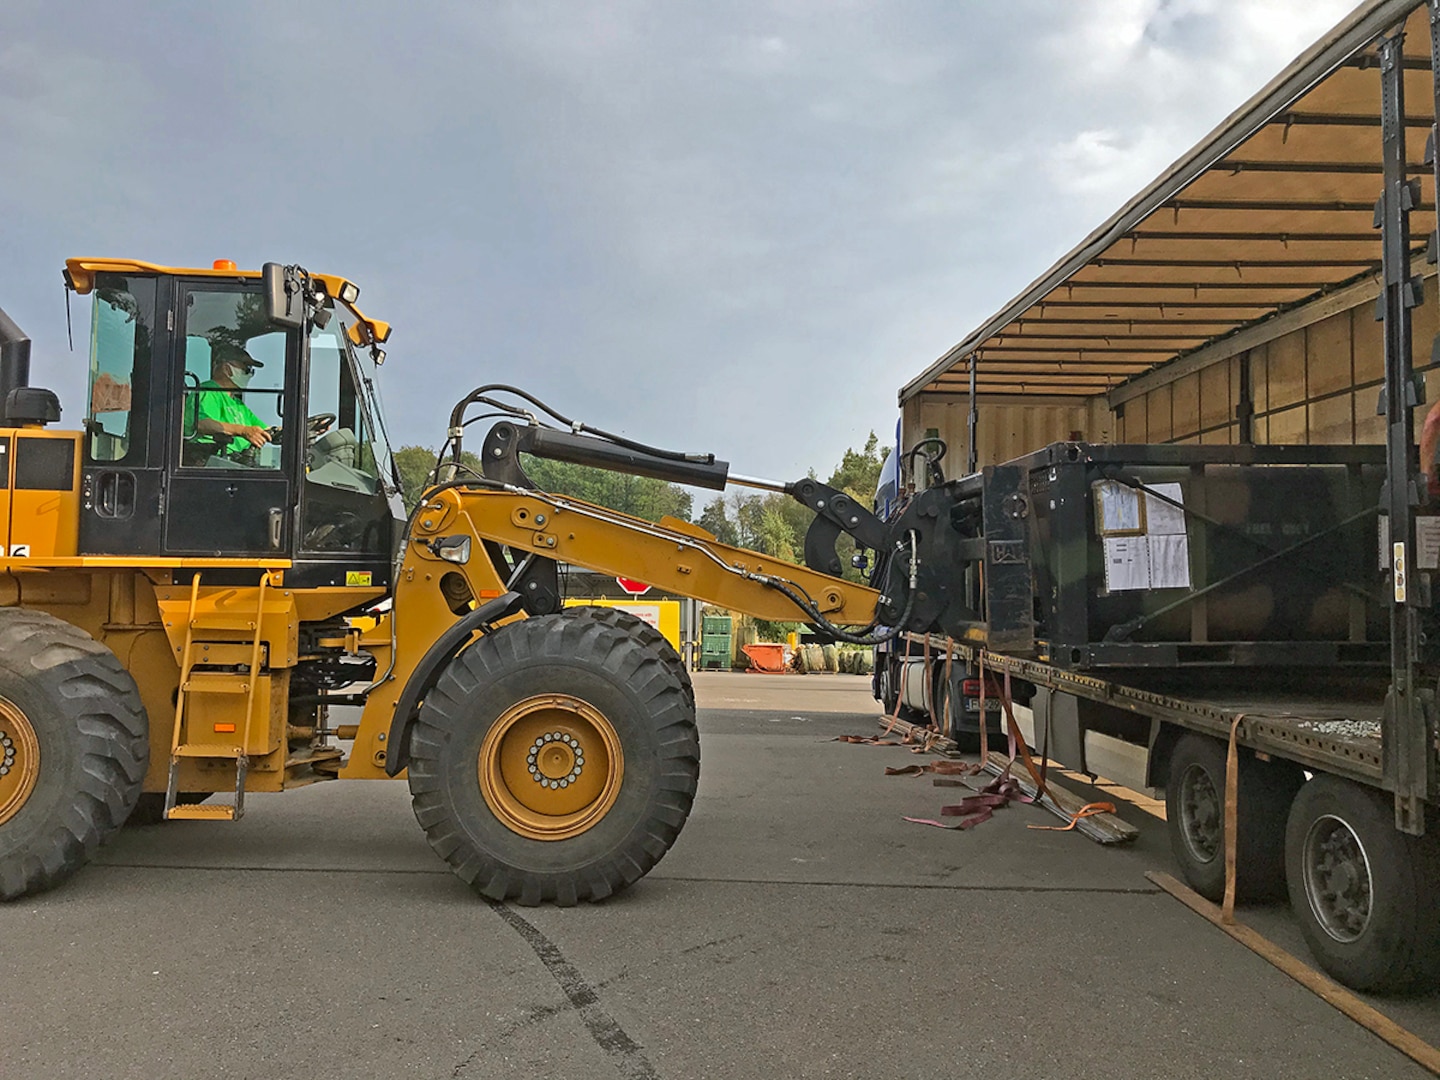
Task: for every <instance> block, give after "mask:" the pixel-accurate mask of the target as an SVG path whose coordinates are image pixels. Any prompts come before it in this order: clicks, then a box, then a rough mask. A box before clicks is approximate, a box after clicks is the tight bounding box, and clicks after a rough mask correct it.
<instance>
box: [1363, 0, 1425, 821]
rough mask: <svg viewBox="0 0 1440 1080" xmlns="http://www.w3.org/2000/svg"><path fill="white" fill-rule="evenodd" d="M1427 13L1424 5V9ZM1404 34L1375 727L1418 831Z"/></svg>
mask: <svg viewBox="0 0 1440 1080" xmlns="http://www.w3.org/2000/svg"><path fill="white" fill-rule="evenodd" d="M1432 11H1433V3H1432ZM1404 46H1405V34H1404V31H1403V30H1397V31H1396V32H1394V33H1392V34H1390V35H1389V36H1387V37H1385V38H1383V39H1382V40H1381V42H1380V131H1381V140H1382V161H1383V175H1384V181H1385V187H1384V191H1383V193H1382V194H1381V196H1380V202H1379V204H1378V205H1377V207H1376V223H1377V224H1378V225H1379V227H1380V243H1381V269H1382V275H1383V283H1384V292H1383V293H1382V294H1381V300H1380V310H1381V318H1382V320H1383V322H1384V333H1385V387H1384V390H1383V391H1382V395H1381V401H1380V409H1379V411H1380V412H1381V413H1383V414H1384V416H1385V423H1386V442H1385V447H1386V452H1385V459H1386V460H1385V465H1386V477H1387V479H1386V486H1385V493H1384V497H1383V499H1382V505H1383V507H1384V509H1385V510H1386V511H1387V512H1388V515H1389V518H1388V520H1389V526H1390V536H1389V545H1390V546H1389V565H1390V584H1391V596H1390V691H1389V693H1388V694H1387V695H1386V699H1385V712H1384V717H1383V719H1382V721H1381V742H1382V748H1381V749H1382V755H1383V768H1384V774H1383V782H1384V786H1385V787H1386V788H1388V789H1389V790H1391V791H1393V792H1394V795H1395V824H1396V827H1397V828H1399V829H1401V830H1403V831H1404V832H1407V833H1411V834H1413V835H1417V836H1418V835H1421V834H1423V833H1424V831H1425V804H1424V799H1425V795H1426V789H1427V780H1428V772H1429V761H1430V758H1431V757H1432V756H1433V750H1432V746H1433V741H1432V739H1431V738H1430V735H1429V722H1428V717H1427V711H1428V710H1427V709H1426V707H1425V701H1424V700H1422V688H1421V685H1420V681H1419V679H1418V678H1417V671H1416V666H1417V663H1418V661H1419V659H1420V657H1419V645H1420V625H1419V622H1420V605H1421V601H1422V596H1423V592H1424V591H1425V590H1423V589H1422V587H1421V582H1420V581H1419V580H1418V576H1417V575H1416V572H1415V522H1414V508H1415V507H1416V506H1417V505H1418V504H1419V502H1420V497H1421V492H1420V489H1419V485H1418V479H1417V476H1416V474H1415V472H1414V470H1413V469H1412V467H1411V457H1412V455H1413V453H1414V446H1415V437H1414V435H1415V433H1414V421H1413V416H1412V410H1413V409H1414V407H1415V406H1416V405H1418V404H1419V403H1420V400H1421V399H1422V394H1421V391H1420V388H1419V386H1417V384H1416V382H1415V374H1414V370H1413V364H1412V359H1411V352H1410V349H1411V319H1410V309H1411V308H1412V307H1414V306H1415V305H1416V304H1418V303H1419V298H1420V282H1419V281H1418V279H1412V277H1411V274H1410V210H1411V208H1413V207H1414V206H1417V205H1418V204H1419V201H1420V198H1419V184H1418V182H1417V181H1412V180H1410V179H1409V177H1408V176H1407V175H1406V157H1405V82H1404Z"/></svg>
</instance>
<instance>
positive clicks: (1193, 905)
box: [1145, 870, 1440, 1076]
mask: <svg viewBox="0 0 1440 1080" xmlns="http://www.w3.org/2000/svg"><path fill="white" fill-rule="evenodd" d="M1145 876H1146V877H1147V878H1149V879H1150V880H1151V881H1153V882H1154V883H1155V884H1156V885H1158V886H1160V888H1162V889H1164V890H1165V891H1166V892H1168V893H1169V894H1170V895H1171V896H1173V897H1175V899H1177V900H1179V901H1180V902H1181V903H1182V904H1184V905H1185V906H1186V907H1188V908H1189V909H1190V910H1191V911H1193V912H1195V913H1196V914H1197V915H1201V916H1204V918H1206V919H1207V920H1208V921H1209V922H1210V923H1211V924H1212V925H1214V926H1218V927H1219V928H1220V929H1221V930H1224V931H1225V933H1227V934H1229V935H1230V936H1231V937H1232V938H1234V939H1235V940H1236V941H1238V942H1240V944H1242V945H1244V946H1245V947H1246V948H1248V949H1250V950H1252V951H1253V952H1255V953H1257V954H1258V955H1260V956H1261V957H1263V958H1264V959H1266V960H1268V961H1269V962H1270V963H1272V964H1274V965H1275V966H1276V967H1277V968H1279V969H1280V970H1281V971H1283V972H1284V973H1285V974H1286V975H1289V976H1290V977H1291V978H1292V979H1294V980H1295V981H1296V982H1298V983H1299V984H1300V985H1301V986H1303V987H1305V988H1306V989H1307V990H1310V991H1312V992H1314V993H1315V994H1316V995H1318V996H1319V997H1320V998H1322V999H1323V1000H1325V1001H1326V1002H1328V1003H1329V1004H1331V1005H1333V1006H1335V1008H1337V1009H1339V1010H1340V1011H1341V1012H1342V1013H1344V1014H1345V1015H1346V1016H1348V1017H1350V1019H1351V1020H1354V1021H1355V1022H1356V1023H1357V1024H1360V1025H1361V1026H1362V1027H1364V1028H1365V1029H1366V1030H1367V1031H1370V1032H1371V1033H1373V1034H1374V1035H1376V1036H1378V1037H1379V1038H1381V1039H1384V1040H1385V1041H1386V1042H1387V1043H1389V1044H1390V1045H1391V1046H1393V1047H1394V1048H1395V1049H1396V1050H1399V1051H1400V1052H1401V1053H1402V1054H1404V1055H1405V1056H1406V1057H1408V1058H1410V1059H1411V1060H1412V1061H1415V1062H1417V1063H1418V1064H1420V1065H1422V1066H1424V1067H1425V1068H1427V1069H1429V1070H1430V1071H1431V1072H1432V1073H1435V1074H1436V1075H1437V1076H1440V1049H1436V1048H1435V1047H1433V1046H1431V1045H1430V1044H1429V1043H1427V1042H1425V1041H1424V1040H1423V1039H1421V1038H1420V1037H1419V1036H1418V1035H1416V1034H1415V1033H1414V1032H1411V1031H1408V1030H1407V1029H1405V1028H1403V1027H1401V1026H1400V1025H1399V1024H1397V1023H1395V1021H1394V1020H1391V1019H1390V1018H1389V1017H1388V1016H1386V1015H1385V1014H1384V1013H1382V1012H1380V1011H1379V1010H1378V1009H1375V1008H1373V1007H1372V1006H1370V1005H1367V1004H1366V1003H1365V1002H1363V1001H1361V1000H1360V999H1359V998H1358V997H1356V996H1355V995H1354V994H1352V993H1351V992H1350V991H1349V990H1346V989H1345V988H1344V987H1343V986H1341V985H1340V984H1339V983H1337V982H1334V981H1333V980H1331V979H1330V978H1328V977H1327V976H1325V975H1322V974H1321V973H1320V972H1318V971H1316V970H1315V969H1314V968H1312V967H1311V966H1310V965H1308V964H1306V963H1304V962H1303V961H1301V960H1299V959H1298V958H1296V957H1294V956H1292V955H1291V954H1290V953H1288V952H1286V951H1285V950H1284V949H1282V948H1280V946H1278V945H1276V944H1275V943H1274V942H1273V941H1271V940H1270V939H1269V938H1266V937H1262V936H1261V935H1260V934H1258V933H1256V932H1255V931H1254V930H1252V929H1251V928H1250V927H1248V926H1246V925H1244V924H1243V923H1233V922H1232V923H1227V922H1226V921H1225V918H1224V915H1223V913H1222V911H1221V909H1220V906H1219V905H1218V904H1212V903H1211V902H1210V901H1209V900H1206V899H1205V898H1204V897H1203V896H1201V895H1200V894H1199V893H1197V892H1195V891H1194V890H1192V889H1189V888H1187V887H1186V886H1184V885H1182V884H1180V882H1178V881H1176V880H1175V879H1174V878H1173V877H1171V876H1170V875H1169V874H1162V873H1159V872H1157V871H1153V870H1152V871H1148V872H1147V873H1146V874H1145Z"/></svg>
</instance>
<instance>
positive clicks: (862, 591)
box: [411, 488, 880, 626]
mask: <svg viewBox="0 0 1440 1080" xmlns="http://www.w3.org/2000/svg"><path fill="white" fill-rule="evenodd" d="M454 534H462V535H463V534H470V535H473V536H474V537H475V538H476V539H478V540H481V541H490V542H491V544H492V545H493V544H498V545H502V546H504V547H505V548H508V549H510V551H511V552H515V553H520V552H525V553H531V554H533V555H534V556H536V557H537V559H548V560H552V561H555V562H563V563H569V564H571V565H574V566H582V567H585V568H586V569H589V570H597V571H600V572H602V573H605V574H613V575H616V576H623V577H630V578H636V579H638V580H641V581H644V582H646V583H647V584H649V585H653V586H655V587H657V588H660V589H663V590H665V591H667V592H673V593H678V594H680V595H682V596H688V597H692V598H694V599H697V600H704V601H706V602H707V603H712V604H715V605H717V606H719V607H724V608H727V609H730V610H732V611H742V612H745V613H746V614H749V615H753V616H755V617H756V618H760V619H768V620H772V621H800V622H808V621H810V620H809V618H808V617H807V615H806V614H805V612H804V611H803V610H802V609H801V608H800V607H798V606H797V605H796V603H795V602H794V600H793V599H791V597H790V596H788V595H786V592H785V591H784V589H782V588H781V587H780V586H782V585H783V586H785V587H787V588H788V589H790V590H791V591H793V592H797V593H799V594H800V595H802V596H804V597H806V598H808V599H809V600H810V601H811V602H813V603H814V605H815V607H816V608H817V609H818V610H819V611H820V612H821V613H822V614H823V615H824V616H825V618H826V619H828V620H829V621H831V622H834V623H838V624H841V625H847V626H857V625H866V624H868V623H870V622H871V621H872V620H873V619H874V617H875V607H876V603H877V601H878V599H879V596H880V594H879V593H878V592H877V591H876V590H874V589H871V588H867V587H866V586H864V585H858V584H856V583H854V582H850V581H846V580H844V579H843V578H839V577H833V576H831V575H829V574H822V573H820V572H818V571H815V570H811V569H809V568H807V567H804V566H797V565H795V564H793V563H788V562H785V561H783V560H780V559H776V558H772V557H770V556H768V555H762V554H760V553H759V552H755V551H749V550H747V549H745V548H738V547H730V546H728V545H725V544H721V543H719V542H718V541H717V540H715V538H714V537H713V536H711V535H710V534H709V533H707V532H706V531H705V530H703V529H700V528H699V527H697V526H694V525H691V524H689V523H688V522H682V521H677V520H675V519H673V518H667V519H665V520H664V521H662V522H661V523H660V524H654V523H652V522H649V521H644V520H641V519H639V518H633V517H630V516H628V515H626V514H622V513H619V512H618V511H614V510H608V509H606V508H604V507H601V506H595V505H592V504H590V503H586V502H582V501H580V500H579V499H572V498H568V497H563V496H557V495H550V494H546V493H544V492H539V491H525V492H517V491H513V490H511V491H504V490H501V491H497V490H487V489H485V488H447V489H444V490H442V491H440V492H438V493H436V494H434V495H432V496H430V497H429V498H427V500H426V507H425V510H424V511H423V512H421V513H420V514H419V515H418V519H417V521H416V522H415V526H414V533H413V537H412V539H411V544H412V545H415V544H424V545H427V546H429V545H430V544H432V543H433V542H434V539H435V538H438V537H441V536H447V535H454ZM478 554H479V553H478V552H477V555H478ZM503 572H504V569H503V568H502V569H501V570H500V571H499V573H503ZM507 584H508V583H507ZM518 591H521V592H522V595H523V593H524V590H523V589H521V590H518Z"/></svg>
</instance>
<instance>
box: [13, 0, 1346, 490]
mask: <svg viewBox="0 0 1440 1080" xmlns="http://www.w3.org/2000/svg"><path fill="white" fill-rule="evenodd" d="M1351 6H1353V5H1352V4H1350V3H1348V2H1346V0H932V2H920V0H916V2H898V0H874V2H860V0H853V2H851V0H768V2H767V0H752V2H729V0H709V2H706V3H697V2H682V0H670V2H655V0H605V2H599V0H597V2H593V3H580V2H574V3H551V2H545V0H514V2H493V3H492V2H485V0H450V2H441V0H435V2H417V0H412V2H410V3H406V4H399V3H392V4H379V3H367V2H347V3H335V2H332V3H317V2H313V0H312V2H310V3H305V4H296V3H293V2H283V3H281V2H275V3H268V2H253V3H252V2H244V0H241V2H238V3H227V4H219V3H196V2H194V0H183V2H180V0H172V2H161V0H151V2H147V3H136V2H123V0H121V2H117V0H111V2H107V3H95V2H90V3H80V4H68V5H56V4H55V3H53V2H52V0H4V3H3V5H0V162H3V166H0V169H3V172H0V238H3V245H0V247H3V255H4V258H3V268H0V306H3V307H4V308H5V309H6V310H7V311H8V312H9V313H10V315H11V316H12V317H13V318H15V320H16V321H17V322H19V324H20V325H21V326H22V327H23V328H24V329H25V330H26V331H27V332H28V333H29V334H30V335H31V337H32V338H33V339H34V341H35V358H34V372H33V374H34V381H35V382H36V383H38V384H40V385H49V386H51V387H53V388H55V389H57V390H58V391H60V392H61V394H62V399H63V402H64V404H65V406H66V411H65V415H64V420H65V421H66V423H67V424H75V423H78V421H79V419H80V413H81V410H82V407H83V371H84V366H85V359H84V356H83V351H82V352H80V353H76V354H74V355H71V354H70V353H68V352H67V351H66V343H65V307H64V300H63V290H62V288H61V284H60V268H61V265H62V262H63V260H64V259H65V258H66V257H67V256H71V255H94V256H124V257H129V258H139V259H145V260H149V261H153V262H160V263H170V264H173V265H181V266H184V265H194V266H208V265H209V264H210V262H211V261H212V260H213V259H216V258H230V259H234V260H235V261H236V262H237V263H239V264H240V265H241V266H246V267H258V266H259V265H260V264H261V263H262V262H264V261H267V260H274V261H282V262H299V263H301V264H303V265H305V266H307V267H309V268H311V269H315V270H324V271H328V272H332V273H340V274H344V275H346V276H348V277H350V278H352V279H353V280H354V281H356V282H357V283H358V284H359V285H360V287H361V299H360V306H361V307H362V308H363V309H365V311H366V312H367V313H368V314H371V315H374V316H376V317H379V318H383V319H387V320H389V321H391V322H393V323H394V324H395V331H394V336H393V338H392V339H391V342H390V348H389V355H390V358H389V361H388V362H387V363H386V365H385V368H384V369H383V371H382V375H383V376H384V377H385V378H384V385H385V390H384V392H385V395H386V400H387V405H388V409H389V413H390V418H391V434H392V437H393V438H394V440H395V441H396V443H397V445H398V444H403V443H421V444H424V445H429V446H434V445H437V444H438V442H439V441H440V440H441V438H442V437H443V427H444V422H445V416H446V414H447V413H448V411H449V408H450V406H451V404H452V403H453V402H454V401H455V400H456V399H458V398H459V397H460V396H462V395H463V394H464V393H465V392H466V391H468V390H470V389H471V388H473V387H474V386H477V385H479V384H481V383H483V382H492V381H505V382H512V383H515V384H518V385H520V386H523V387H525V388H527V389H530V390H532V391H534V392H535V393H537V394H538V395H539V396H541V397H544V398H546V399H549V400H551V401H553V403H554V404H555V405H556V406H557V407H558V408H559V409H560V410H561V411H562V412H569V413H571V414H572V415H576V416H578V417H579V418H581V419H583V420H586V421H588V422H590V423H593V424H595V425H597V426H600V427H606V428H609V429H611V430H618V431H622V432H624V433H626V434H628V435H631V436H632V437H637V438H640V439H644V440H646V441H649V442H654V443H659V444H662V445H667V446H670V447H673V448H676V449H684V450H697V451H713V452H714V453H716V454H717V455H719V456H720V457H722V458H726V459H728V460H730V461H731V462H732V463H733V464H734V466H735V468H736V469H737V471H740V472H745V473H749V474H752V475H762V476H771V477H776V478H780V479H792V478H794V477H796V476H798V475H801V474H803V473H804V471H805V470H806V469H807V468H809V467H811V466H813V467H815V468H816V469H817V470H818V471H820V472H821V473H822V474H826V473H828V472H829V470H830V468H831V467H832V466H833V465H834V464H835V463H836V462H837V461H838V460H839V457H840V455H841V453H842V452H843V450H844V449H845V448H846V447H847V446H851V445H858V444H859V443H861V442H862V441H863V440H864V438H865V435H866V433H867V432H868V431H869V430H870V429H872V428H873V429H875V430H876V431H878V432H879V433H880V435H881V438H882V440H883V439H885V438H887V437H888V434H889V433H890V432H892V431H893V429H894V424H895V419H896V416H897V414H898V410H897V406H896V391H897V390H898V389H899V387H900V386H901V385H902V384H903V383H904V382H906V381H907V380H909V379H910V378H911V377H913V376H914V375H916V374H918V373H919V372H920V371H921V370H922V369H923V368H924V367H925V366H926V365H928V364H929V363H930V362H931V361H933V360H934V359H935V358H936V357H938V356H939V355H940V354H941V353H943V352H944V351H945V350H946V349H948V348H949V347H950V346H951V345H952V344H954V343H955V342H956V341H958V340H960V339H961V338H962V337H963V336H964V335H965V334H966V333H967V332H969V331H970V330H971V329H973V328H974V327H975V326H976V325H978V324H979V323H980V322H981V321H982V320H983V319H984V318H985V317H986V316H988V315H990V314H992V313H993V312H994V311H996V310H997V309H998V308H999V307H1000V306H1001V305H1002V304H1003V303H1004V302H1005V301H1006V300H1008V299H1010V298H1011V297H1012V296H1013V295H1015V294H1016V293H1017V292H1019V290H1020V289H1021V288H1022V287H1023V286H1024V285H1026V284H1027V283H1028V282H1029V281H1031V280H1032V279H1033V278H1034V277H1035V276H1037V275H1038V274H1039V272H1040V271H1041V270H1043V269H1044V268H1045V267H1047V266H1048V265H1049V264H1050V263H1051V262H1052V261H1054V260H1055V259H1056V258H1057V257H1058V256H1059V255H1061V254H1063V253H1064V252H1065V251H1068V250H1069V249H1070V248H1072V247H1073V246H1074V245H1075V244H1076V243H1077V242H1078V241H1079V240H1080V239H1081V238H1082V237H1083V236H1084V235H1085V234H1086V233H1088V232H1089V231H1090V229H1091V228H1093V227H1094V226H1095V225H1097V224H1098V223H1099V222H1100V221H1101V220H1103V219H1104V218H1105V217H1107V216H1109V214H1110V213H1112V212H1113V211H1114V210H1115V209H1117V208H1118V207H1119V206H1120V204H1121V203H1122V202H1124V201H1125V200H1126V199H1127V198H1128V197H1129V196H1130V195H1132V194H1134V193H1135V192H1136V191H1137V190H1138V189H1139V188H1140V187H1142V186H1143V185H1144V184H1145V183H1147V182H1148V181H1150V180H1151V179H1153V178H1154V177H1155V176H1156V175H1157V174H1158V173H1159V172H1160V171H1161V170H1162V169H1163V168H1164V167H1165V166H1166V165H1168V164H1169V163H1170V162H1171V161H1172V160H1174V159H1175V158H1176V157H1178V156H1179V155H1180V154H1181V153H1182V152H1183V151H1185V150H1186V149H1187V148H1188V147H1190V146H1191V145H1192V144H1193V143H1195V142H1196V141H1197V140H1198V139H1199V138H1200V137H1201V136H1202V135H1203V134H1205V133H1206V132H1207V131H1208V130H1210V128H1212V127H1213V126H1214V125H1215V124H1216V123H1217V122H1219V121H1220V120H1221V119H1223V117H1224V116H1225V115H1227V114H1228V113H1229V112H1230V111H1231V110H1233V109H1234V108H1235V107H1236V106H1237V105H1239V104H1240V103H1241V102H1242V101H1244V100H1245V99H1246V98H1247V97H1249V96H1250V95H1251V94H1252V93H1253V92H1254V91H1255V90H1257V89H1259V88H1260V87H1261V86H1262V85H1263V84H1264V83H1265V82H1267V81H1268V80H1269V79H1270V78H1271V77H1272V76H1273V75H1274V74H1275V73H1276V72H1278V71H1279V70H1280V68H1281V67H1283V66H1284V65H1285V64H1286V63H1288V62H1289V61H1290V60H1291V59H1292V58H1293V57H1294V56H1295V55H1296V54H1297V53H1299V52H1300V51H1301V50H1302V49H1303V48H1305V47H1306V46H1307V45H1308V44H1310V43H1311V42H1312V41H1313V40H1314V39H1315V38H1317V37H1318V36H1319V35H1320V34H1321V33H1322V32H1323V31H1324V30H1325V29H1327V28H1328V27H1329V26H1331V25H1333V24H1334V23H1335V22H1337V21H1338V20H1339V19H1340V18H1341V17H1342V16H1343V15H1344V14H1345V12H1346V11H1348V10H1349V9H1350V7H1351ZM75 317H76V324H77V333H76V338H77V341H78V342H80V343H81V348H82V350H83V348H84V345H83V343H84V341H85V338H86V331H85V327H86V326H88V319H89V314H88V307H87V306H86V305H85V304H81V303H77V304H76V307H75Z"/></svg>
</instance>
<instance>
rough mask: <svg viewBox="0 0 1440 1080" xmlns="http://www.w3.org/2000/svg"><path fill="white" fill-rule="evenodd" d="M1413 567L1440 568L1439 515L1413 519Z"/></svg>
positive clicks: (1421, 568) (1417, 568) (1422, 568)
mask: <svg viewBox="0 0 1440 1080" xmlns="http://www.w3.org/2000/svg"><path fill="white" fill-rule="evenodd" d="M1415 569H1416V570H1440V517H1435V516H1433V515H1426V516H1425V517H1417V518H1416V519H1415Z"/></svg>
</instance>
